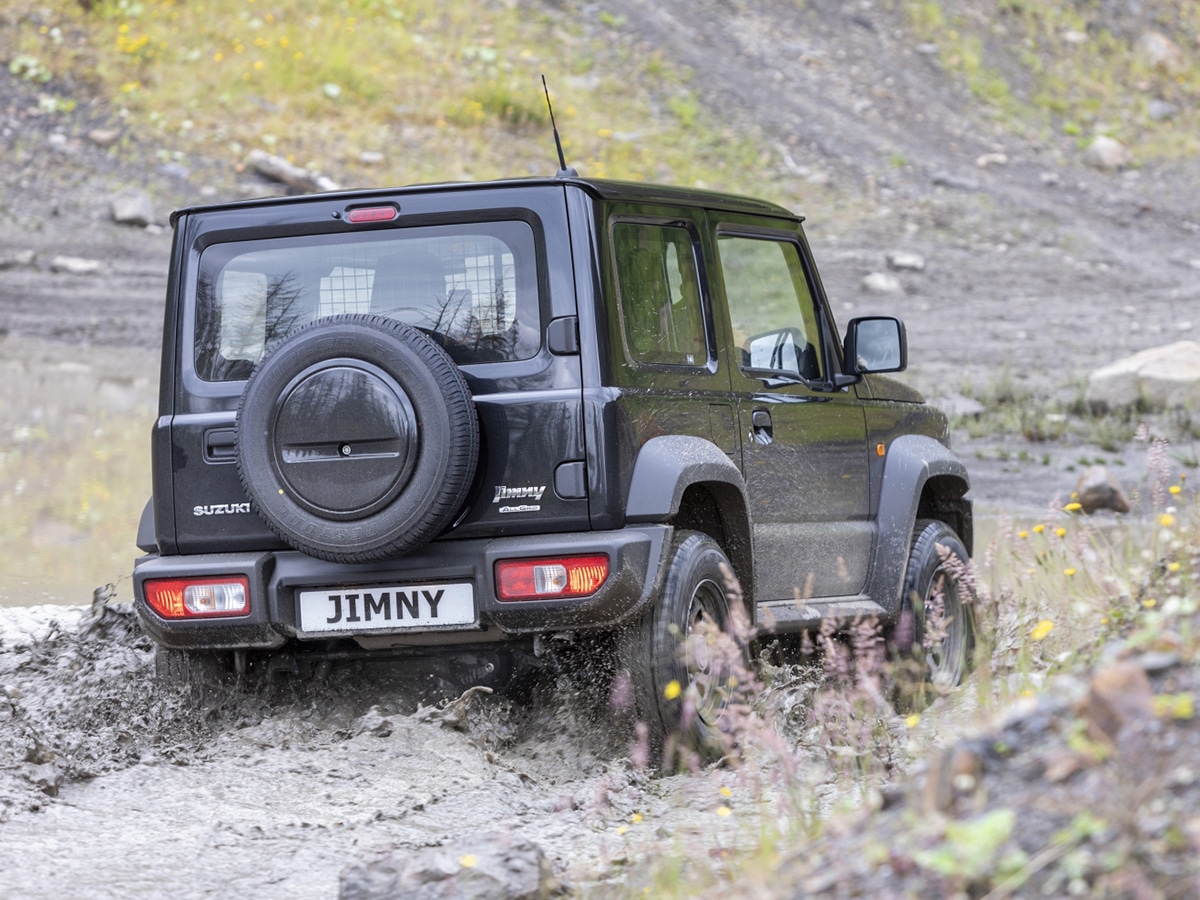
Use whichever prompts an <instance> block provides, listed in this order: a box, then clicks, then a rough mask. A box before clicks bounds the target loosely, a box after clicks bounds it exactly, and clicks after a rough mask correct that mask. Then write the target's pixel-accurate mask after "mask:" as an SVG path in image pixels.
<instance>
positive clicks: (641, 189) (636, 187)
mask: <svg viewBox="0 0 1200 900" xmlns="http://www.w3.org/2000/svg"><path fill="white" fill-rule="evenodd" d="M564 185H572V186H575V187H578V188H581V189H583V190H585V191H587V192H588V193H590V194H592V195H594V196H596V197H599V198H601V199H604V200H610V201H629V202H633V203H664V204H671V205H677V206H678V205H683V206H703V207H710V208H711V207H717V208H719V209H723V210H728V211H730V212H744V213H750V214H752V215H759V216H773V217H776V218H784V219H789V220H791V221H796V220H798V219H800V218H801V217H800V216H797V215H796V214H795V213H793V212H792V211H790V210H788V209H786V208H784V207H782V206H779V205H778V204H776V203H769V202H767V201H766V200H757V199H755V198H753V197H743V196H741V195H738V194H726V193H722V192H720V191H710V190H706V189H703V188H694V187H693V188H689V187H675V186H670V185H662V184H649V183H645V182H640V181H613V180H609V179H604V178H581V177H577V176H576V177H569V178H512V179H505V180H500V181H472V182H448V183H444V184H419V185H409V186H405V187H391V188H368V189H364V190H347V191H331V192H327V193H313V194H295V195H287V196H276V197H259V198H256V199H253V200H235V201H229V202H225V203H210V204H203V205H196V206H185V207H181V208H180V209H177V210H175V211H174V212H172V213H171V225H172V226H173V225H174V224H175V222H176V220H177V219H178V218H179V217H180V216H182V215H185V214H190V213H195V212H210V211H217V210H231V209H242V208H255V207H261V206H275V205H279V204H292V203H305V202H309V201H313V200H323V201H329V200H338V199H344V200H346V201H347V202H357V201H362V200H371V199H376V198H378V199H382V198H385V197H394V196H396V195H397V194H401V195H403V194H428V193H435V192H439V191H456V192H457V191H475V190H486V189H491V188H498V187H563V186H564Z"/></svg>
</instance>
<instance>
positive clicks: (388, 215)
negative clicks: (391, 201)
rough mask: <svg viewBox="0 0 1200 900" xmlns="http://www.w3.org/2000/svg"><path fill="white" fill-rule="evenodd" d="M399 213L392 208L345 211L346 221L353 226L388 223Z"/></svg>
mask: <svg viewBox="0 0 1200 900" xmlns="http://www.w3.org/2000/svg"><path fill="white" fill-rule="evenodd" d="M398 215H400V211H399V210H398V209H396V207H394V206H360V207H357V208H356V209H348V210H346V221H347V222H351V223H353V224H355V225H362V224H364V223H367V222H390V221H392V219H394V218H396V216H398Z"/></svg>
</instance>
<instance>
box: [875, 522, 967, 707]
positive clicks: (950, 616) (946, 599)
mask: <svg viewBox="0 0 1200 900" xmlns="http://www.w3.org/2000/svg"><path fill="white" fill-rule="evenodd" d="M968 565H969V556H968V555H967V550H966V547H964V546H963V542H962V540H961V539H960V538H959V536H958V535H957V534H955V532H954V529H952V528H951V527H950V526H949V525H947V524H946V523H945V522H939V521H937V520H933V519H918V520H917V522H916V523H915V525H914V527H913V542H912V548H911V550H910V551H909V556H908V568H907V569H906V571H905V574H904V591H903V594H902V595H901V602H900V615H899V616H898V618H897V621H896V624H895V625H894V626H893V628H892V634H891V640H890V641H889V643H890V645H891V648H892V652H893V656H894V659H895V663H896V706H897V708H898V709H900V710H902V711H913V710H918V709H922V708H924V707H925V706H928V705H929V704H930V703H932V702H933V700H934V699H935V698H936V697H938V696H939V695H940V694H943V693H945V692H947V691H949V690H950V689H951V688H953V687H956V686H957V685H959V684H961V683H962V680H963V679H964V678H965V677H966V676H967V674H968V673H969V672H970V671H971V663H972V662H973V657H974V653H975V610H974V599H975V598H974V594H973V592H972V590H971V587H970V584H969V583H968V582H967V581H966V580H965V579H964V578H963V574H964V573H965V572H966V567H967V566H968Z"/></svg>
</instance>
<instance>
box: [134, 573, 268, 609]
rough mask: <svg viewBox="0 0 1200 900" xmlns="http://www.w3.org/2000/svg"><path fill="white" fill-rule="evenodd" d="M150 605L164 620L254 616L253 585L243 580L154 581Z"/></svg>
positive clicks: (148, 595) (148, 594)
mask: <svg viewBox="0 0 1200 900" xmlns="http://www.w3.org/2000/svg"><path fill="white" fill-rule="evenodd" d="M145 587H146V602H147V603H148V604H150V608H151V609H152V610H154V611H155V612H156V613H158V614H159V615H160V616H162V617H163V618H164V619H194V618H208V617H210V616H244V615H246V613H248V612H250V582H249V580H248V579H246V578H245V577H243V576H229V577H218V578H153V579H149V580H147V581H146V585H145Z"/></svg>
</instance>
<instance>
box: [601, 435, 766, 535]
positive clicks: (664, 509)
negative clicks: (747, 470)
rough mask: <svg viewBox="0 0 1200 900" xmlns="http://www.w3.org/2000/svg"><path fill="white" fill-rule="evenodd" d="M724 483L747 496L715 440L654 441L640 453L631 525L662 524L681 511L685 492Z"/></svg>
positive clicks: (631, 491) (628, 507) (635, 465)
mask: <svg viewBox="0 0 1200 900" xmlns="http://www.w3.org/2000/svg"><path fill="white" fill-rule="evenodd" d="M713 481H716V482H723V483H725V484H728V485H732V486H733V487H735V488H737V489H738V491H739V492H740V493H741V495H742V496H743V497H745V496H746V482H745V481H744V480H743V479H742V473H741V472H740V471H738V467H737V466H735V465H734V464H733V461H732V460H731V459H730V458H729V457H728V456H726V455H725V454H724V452H722V450H721V449H720V448H719V447H717V445H716V444H714V443H713V442H712V441H708V440H705V439H704V438H700V437H690V436H688V435H679V434H672V435H663V436H662V437H656V438H651V439H650V440H648V441H647V442H646V443H645V445H643V447H642V449H641V450H640V451H639V452H638V455H637V459H636V460H634V463H633V477H632V478H631V479H630V481H629V495H628V497H629V499H628V502H627V503H626V505H625V519H626V521H628V522H637V523H649V522H662V521H664V520H666V519H669V518H671V516H673V515H675V513H677V512H679V502H680V500H681V499H682V498H683V492H684V491H685V490H687V488H688V487H689V486H690V485H693V484H696V483H698V482H713Z"/></svg>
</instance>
